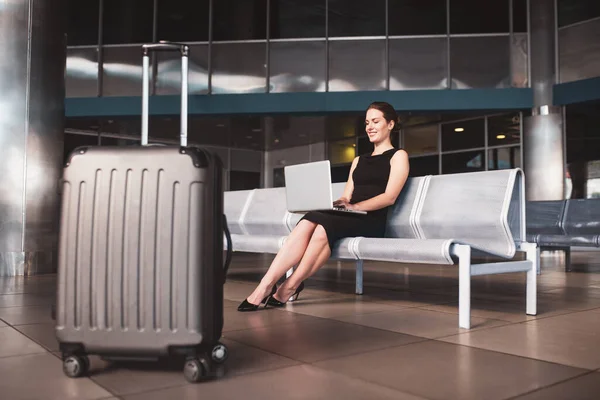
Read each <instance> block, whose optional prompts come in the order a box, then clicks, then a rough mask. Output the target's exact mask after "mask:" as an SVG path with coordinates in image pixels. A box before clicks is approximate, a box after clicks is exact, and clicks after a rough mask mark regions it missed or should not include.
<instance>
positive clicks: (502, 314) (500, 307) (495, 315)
mask: <svg viewBox="0 0 600 400" xmlns="http://www.w3.org/2000/svg"><path fill="white" fill-rule="evenodd" d="M419 308H421V309H423V310H430V311H439V312H445V313H451V314H455V315H458V300H457V301H455V302H453V303H451V304H439V305H431V306H424V307H419ZM572 312H575V311H574V310H570V309H567V308H564V307H559V306H558V305H557V304H556V303H549V302H547V301H546V302H544V301H538V305H537V315H527V314H526V313H525V299H523V301H522V302H509V301H493V300H481V299H477V298H474V299H471V316H474V317H479V318H487V319H496V320H501V321H507V322H525V321H530V320H534V319H539V318H547V317H551V316H556V315H561V314H568V313H572Z"/></svg>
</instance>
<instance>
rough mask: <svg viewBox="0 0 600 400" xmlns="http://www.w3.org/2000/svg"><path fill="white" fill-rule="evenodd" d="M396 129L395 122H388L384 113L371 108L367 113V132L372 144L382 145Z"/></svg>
mask: <svg viewBox="0 0 600 400" xmlns="http://www.w3.org/2000/svg"><path fill="white" fill-rule="evenodd" d="M393 127H394V122H393V121H390V122H388V121H386V120H385V118H384V117H383V113H382V112H381V111H379V110H376V109H374V108H371V109H369V110H368V111H367V117H366V120H365V131H366V132H367V135H368V136H369V141H370V142H371V143H380V142H382V141H384V140H386V139H388V138H389V137H390V131H391V130H392V128H393Z"/></svg>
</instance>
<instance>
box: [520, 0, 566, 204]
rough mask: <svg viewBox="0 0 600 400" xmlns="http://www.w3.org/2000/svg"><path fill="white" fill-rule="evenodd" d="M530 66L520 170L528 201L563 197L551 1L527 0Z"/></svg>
mask: <svg viewBox="0 0 600 400" xmlns="http://www.w3.org/2000/svg"><path fill="white" fill-rule="evenodd" d="M529 27H530V46H529V48H530V49H531V50H530V55H531V57H530V60H529V62H530V66H531V77H530V79H531V87H532V89H533V110H532V115H531V116H530V117H526V118H525V119H524V121H523V122H524V124H523V130H524V132H523V169H524V171H525V177H526V181H525V182H526V198H527V200H560V199H563V198H564V191H565V189H564V187H565V171H564V161H565V147H564V140H563V127H562V124H563V121H562V113H561V109H560V108H559V107H553V106H552V104H553V99H552V88H553V85H554V84H555V83H556V61H555V58H556V51H555V48H556V40H555V37H556V24H555V9H554V0H529Z"/></svg>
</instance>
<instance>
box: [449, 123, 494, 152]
mask: <svg viewBox="0 0 600 400" xmlns="http://www.w3.org/2000/svg"><path fill="white" fill-rule="evenodd" d="M484 135H485V120H484V119H483V118H479V119H471V120H467V121H460V122H454V123H450V124H442V151H453V150H464V149H472V148H477V147H484V146H485V136H484Z"/></svg>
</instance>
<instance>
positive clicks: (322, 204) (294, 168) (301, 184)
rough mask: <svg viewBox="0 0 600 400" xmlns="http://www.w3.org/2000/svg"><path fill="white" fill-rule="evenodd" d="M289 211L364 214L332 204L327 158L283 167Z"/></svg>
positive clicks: (364, 212) (329, 167)
mask: <svg viewBox="0 0 600 400" xmlns="http://www.w3.org/2000/svg"><path fill="white" fill-rule="evenodd" d="M283 173H284V175H285V194H286V201H287V209H288V211H289V212H308V211H339V212H345V213H355V214H366V213H367V212H366V211H357V210H348V209H346V208H343V207H334V206H333V194H332V190H331V166H330V163H329V160H325V161H317V162H311V163H305V164H297V165H289V166H287V167H285V168H284V169H283Z"/></svg>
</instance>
